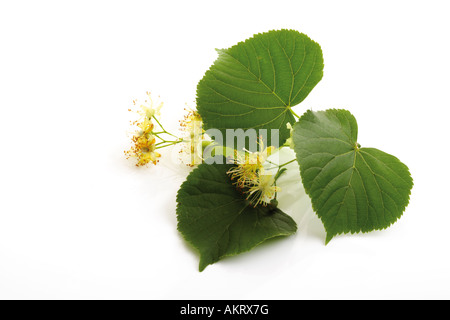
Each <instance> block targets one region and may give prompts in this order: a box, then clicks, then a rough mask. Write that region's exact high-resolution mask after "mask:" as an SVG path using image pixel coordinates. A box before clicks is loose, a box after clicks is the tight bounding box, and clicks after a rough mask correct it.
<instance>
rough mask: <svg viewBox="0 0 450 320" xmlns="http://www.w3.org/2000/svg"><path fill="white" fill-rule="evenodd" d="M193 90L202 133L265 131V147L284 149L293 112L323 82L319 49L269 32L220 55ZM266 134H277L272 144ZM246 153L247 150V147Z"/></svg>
mask: <svg viewBox="0 0 450 320" xmlns="http://www.w3.org/2000/svg"><path fill="white" fill-rule="evenodd" d="M217 51H218V53H219V57H218V59H217V60H216V61H215V62H214V64H213V65H212V66H211V68H210V69H209V70H208V71H207V72H206V74H205V76H204V77H203V79H202V80H200V82H199V83H198V86H197V108H198V112H199V113H200V115H201V117H202V119H203V122H204V126H205V129H219V130H221V132H222V135H223V136H224V137H225V138H224V141H223V143H224V144H225V142H226V137H227V133H226V129H243V130H247V129H256V130H257V131H256V135H257V136H260V135H261V134H262V135H264V132H262V131H259V130H260V129H266V130H268V134H267V140H266V144H268V145H276V144H278V145H282V144H283V143H284V142H285V141H286V139H287V138H289V136H290V132H289V130H288V129H287V128H286V124H287V123H288V122H289V123H292V124H293V123H294V122H295V118H294V116H293V114H292V112H291V107H292V106H295V105H296V104H298V103H300V102H302V101H303V100H304V99H305V98H306V96H307V95H308V94H309V93H310V92H311V90H312V89H313V88H314V86H315V85H316V84H317V83H318V82H319V81H320V80H321V79H322V76H323V57H322V50H321V48H320V46H319V45H318V44H317V43H316V42H314V41H312V40H311V39H310V38H308V36H306V35H304V34H301V33H299V32H298V31H294V30H279V31H269V32H267V33H261V34H257V35H255V36H254V37H252V38H250V39H247V40H246V41H244V42H240V43H238V44H237V45H235V46H233V47H231V48H229V49H224V50H217ZM270 129H279V130H280V131H279V138H277V139H276V140H275V141H272V139H271V134H270V131H269V130H270ZM246 146H247V148H248V145H246Z"/></svg>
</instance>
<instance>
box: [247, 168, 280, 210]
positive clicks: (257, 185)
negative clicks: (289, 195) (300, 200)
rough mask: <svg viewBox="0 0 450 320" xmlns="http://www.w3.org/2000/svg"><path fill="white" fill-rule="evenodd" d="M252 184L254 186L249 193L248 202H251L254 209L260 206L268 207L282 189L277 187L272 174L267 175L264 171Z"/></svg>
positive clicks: (262, 170)
mask: <svg viewBox="0 0 450 320" xmlns="http://www.w3.org/2000/svg"><path fill="white" fill-rule="evenodd" d="M252 183H253V186H251V187H250V188H249V189H248V191H247V193H248V196H247V200H250V202H251V203H252V204H253V206H254V207H256V206H257V205H258V204H263V205H266V204H267V203H269V202H270V200H272V199H273V197H274V196H275V194H276V193H277V192H279V191H280V187H277V186H276V185H275V179H274V177H273V176H272V175H271V174H265V173H264V169H261V170H260V171H259V174H258V175H257V177H256V179H254V180H253V181H252Z"/></svg>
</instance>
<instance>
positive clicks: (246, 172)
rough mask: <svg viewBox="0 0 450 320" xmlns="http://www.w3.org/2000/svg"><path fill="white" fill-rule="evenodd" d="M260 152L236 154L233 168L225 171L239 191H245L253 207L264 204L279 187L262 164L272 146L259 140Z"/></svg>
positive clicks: (271, 150)
mask: <svg viewBox="0 0 450 320" xmlns="http://www.w3.org/2000/svg"><path fill="white" fill-rule="evenodd" d="M259 145H260V149H262V151H260V152H249V153H245V155H243V156H242V155H239V154H236V160H235V163H236V164H237V165H236V166H234V167H233V168H231V169H230V170H228V171H227V173H228V174H229V175H230V176H231V179H232V180H236V182H235V183H234V184H235V185H236V186H237V187H238V188H239V189H240V190H241V191H243V192H244V193H247V194H248V195H247V200H249V201H250V202H251V203H252V204H253V205H254V206H255V207H256V206H257V205H259V204H262V205H266V204H267V203H269V202H270V200H271V199H272V198H273V197H274V196H275V194H276V192H278V191H280V188H279V187H277V186H276V185H275V178H274V177H273V176H272V175H271V174H266V172H265V170H264V167H263V164H264V163H265V162H266V160H267V158H268V157H269V156H270V155H271V154H272V153H273V151H274V150H275V148H274V147H269V148H264V143H263V140H262V139H260V141H259Z"/></svg>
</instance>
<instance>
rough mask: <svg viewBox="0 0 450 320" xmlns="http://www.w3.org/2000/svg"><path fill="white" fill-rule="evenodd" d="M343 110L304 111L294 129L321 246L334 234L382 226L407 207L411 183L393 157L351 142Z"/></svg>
mask: <svg viewBox="0 0 450 320" xmlns="http://www.w3.org/2000/svg"><path fill="white" fill-rule="evenodd" d="M357 136H358V126H357V123H356V120H355V118H354V117H353V115H352V114H350V112H348V111H346V110H335V109H332V110H327V111H318V112H312V111H307V112H306V113H305V114H304V115H303V116H302V117H301V118H300V120H299V122H297V123H296V124H295V126H294V134H293V140H294V150H295V153H296V155H297V161H298V163H299V164H300V173H301V177H302V181H303V186H304V187H305V190H306V192H307V193H308V194H309V196H310V197H311V201H312V205H313V209H314V211H315V212H316V213H317V215H318V216H319V217H320V219H321V220H322V222H323V224H324V226H325V229H326V232H327V237H326V243H328V242H329V241H330V240H331V239H332V238H333V237H334V236H335V235H337V234H340V233H348V232H351V233H355V232H368V231H372V230H380V229H384V228H387V227H388V226H390V225H391V224H392V223H394V222H395V221H397V219H398V218H400V217H401V215H402V214H403V211H404V210H405V208H406V206H407V205H408V203H409V197H410V193H411V188H412V186H413V181H412V178H411V174H410V172H409V169H408V167H407V166H406V165H404V164H403V163H402V162H400V160H398V159H397V158H396V157H394V156H392V155H390V154H387V153H385V152H383V151H380V150H378V149H373V148H361V147H360V145H359V144H358V143H357Z"/></svg>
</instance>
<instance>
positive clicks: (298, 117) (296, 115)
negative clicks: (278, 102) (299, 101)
mask: <svg viewBox="0 0 450 320" xmlns="http://www.w3.org/2000/svg"><path fill="white" fill-rule="evenodd" d="M289 109H290V110H291V112H292V114H293V115H294V116H295V117H297V119H300V116H299V115H298V114H296V113H295V112H294V110H292V108H289Z"/></svg>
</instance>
